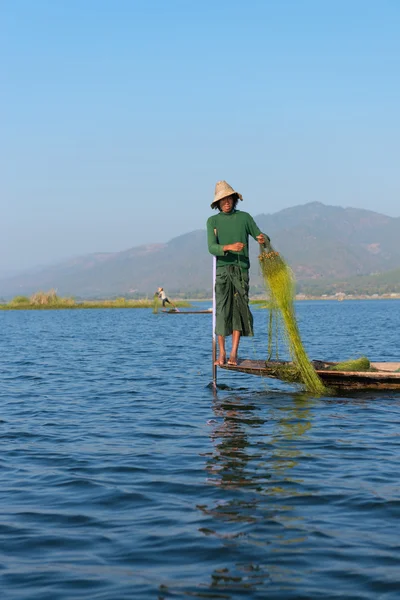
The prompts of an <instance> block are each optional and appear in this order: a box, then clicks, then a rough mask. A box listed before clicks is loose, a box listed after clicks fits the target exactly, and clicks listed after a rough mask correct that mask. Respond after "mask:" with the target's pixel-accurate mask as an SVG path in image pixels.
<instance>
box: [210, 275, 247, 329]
mask: <svg viewBox="0 0 400 600" xmlns="http://www.w3.org/2000/svg"><path fill="white" fill-rule="evenodd" d="M215 301H216V325H215V333H216V335H224V336H226V335H232V331H240V333H241V335H243V336H251V335H253V315H252V314H251V312H250V309H249V274H248V272H247V271H242V269H241V268H240V267H239V266H237V265H228V266H226V267H220V268H219V269H217V275H216V279H215Z"/></svg>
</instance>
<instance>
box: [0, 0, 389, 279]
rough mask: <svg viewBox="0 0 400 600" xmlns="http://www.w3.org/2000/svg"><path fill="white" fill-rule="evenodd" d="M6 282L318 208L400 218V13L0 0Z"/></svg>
mask: <svg viewBox="0 0 400 600" xmlns="http://www.w3.org/2000/svg"><path fill="white" fill-rule="evenodd" d="M0 22H1V30H0V32H1V35H0V52H1V56H2V60H1V69H0V84H1V89H2V94H1V96H0V110H1V114H2V117H3V118H2V135H1V137H0V139H1V142H0V175H1V181H2V193H1V204H2V206H1V223H0V274H3V273H4V272H6V271H8V270H14V269H24V268H28V267H31V266H35V265H40V264H47V263H50V262H55V261H57V260H59V259H63V258H66V257H70V256H73V255H80V254H86V253H90V252H113V251H119V250H125V249H127V248H130V247H132V246H137V245H140V244H144V243H157V242H166V241H168V240H169V239H171V238H173V237H175V236H177V235H180V234H182V233H187V232H190V231H192V230H195V229H202V228H204V227H205V221H206V219H207V217H208V216H209V215H210V214H211V209H210V203H211V201H212V197H213V191H214V185H215V182H216V181H217V180H219V179H226V180H227V181H228V182H229V183H231V185H233V186H234V187H235V188H236V189H237V190H238V191H240V192H241V193H242V194H243V197H244V199H245V201H244V202H243V204H242V205H241V208H242V209H243V210H247V211H249V212H250V213H251V214H253V215H257V214H260V213H273V212H277V211H279V210H281V209H283V208H287V207H290V206H295V205H299V204H305V203H307V202H311V201H320V202H323V203H325V204H332V205H340V206H352V207H358V208H366V209H369V210H374V211H377V212H382V213H384V214H387V215H391V216H396V217H398V216H399V215H400V208H399V199H400V193H399V192H400V183H399V182H400V179H399V164H400V160H399V159H400V116H399V112H400V111H399V106H400V82H399V77H400V76H399V74H400V39H399V35H398V31H399V25H400V3H399V2H398V1H397V0H380V1H379V2H377V1H376V0H374V1H371V0H274V1H272V0H270V1H268V0H263V1H261V0H260V1H259V0H253V1H250V0H248V1H247V2H245V1H244V0H242V1H240V2H237V1H235V0H229V1H225V0H201V1H200V0H199V1H195V0H193V1H192V0H129V1H128V0H107V1H105V0H85V1H84V2H83V1H82V0H57V1H54V0H46V1H45V0H35V1H34V2H32V1H31V0H29V1H28V0H3V2H2V3H1V5H0Z"/></svg>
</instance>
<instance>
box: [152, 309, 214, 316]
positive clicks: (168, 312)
mask: <svg viewBox="0 0 400 600" xmlns="http://www.w3.org/2000/svg"><path fill="white" fill-rule="evenodd" d="M161 312H163V313H165V314H166V315H212V310H180V309H179V310H172V309H170V310H162V311H161Z"/></svg>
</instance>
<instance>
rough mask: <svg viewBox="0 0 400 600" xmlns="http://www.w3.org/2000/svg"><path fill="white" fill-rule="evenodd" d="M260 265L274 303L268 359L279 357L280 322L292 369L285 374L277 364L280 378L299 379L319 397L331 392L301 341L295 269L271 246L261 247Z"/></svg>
mask: <svg viewBox="0 0 400 600" xmlns="http://www.w3.org/2000/svg"><path fill="white" fill-rule="evenodd" d="M259 262H260V268H261V273H262V276H263V279H264V283H265V286H266V289H267V292H268V294H269V297H270V303H271V304H270V314H269V328H268V360H270V359H271V357H272V355H273V353H274V349H275V355H276V357H278V345H279V330H280V323H282V325H283V327H282V328H281V329H283V333H284V339H285V341H286V343H287V346H288V349H289V353H290V356H291V359H292V361H293V367H292V368H291V369H289V372H286V371H288V367H287V365H286V366H285V365H277V366H276V368H277V369H280V370H281V372H282V376H281V379H284V380H286V381H288V380H289V381H293V379H289V377H296V378H297V379H295V380H296V381H297V380H300V381H302V382H303V384H304V385H305V387H306V389H307V390H308V391H309V392H311V393H313V394H316V395H322V394H326V393H328V390H327V389H326V388H325V386H324V384H323V383H322V381H321V379H320V378H319V377H318V375H317V373H316V372H315V369H314V367H313V365H312V364H311V362H310V360H309V358H308V356H307V353H306V351H305V349H304V346H303V343H302V341H301V337H300V332H299V328H298V325H297V320H296V315H295V309H294V298H295V281H294V275H293V272H292V270H291V269H290V267H289V266H288V265H287V264H286V262H285V261H284V259H283V258H282V256H281V255H280V254H279V253H278V252H276V251H275V250H274V249H273V248H272V246H271V245H270V243H267V244H265V246H264V247H262V251H261V254H260V256H259ZM268 367H269V365H268Z"/></svg>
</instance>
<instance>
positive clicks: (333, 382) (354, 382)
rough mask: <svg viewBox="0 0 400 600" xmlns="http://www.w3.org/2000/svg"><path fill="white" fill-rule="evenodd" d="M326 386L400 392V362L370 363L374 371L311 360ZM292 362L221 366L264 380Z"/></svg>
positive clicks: (246, 363)
mask: <svg viewBox="0 0 400 600" xmlns="http://www.w3.org/2000/svg"><path fill="white" fill-rule="evenodd" d="M311 362H312V364H313V366H314V369H315V371H316V373H317V374H318V375H319V377H320V379H321V380H322V381H323V383H324V384H325V385H326V386H327V387H330V388H334V389H339V390H340V389H342V390H346V389H354V390H399V391H400V362H371V367H372V369H375V370H371V371H332V370H330V369H331V368H332V367H333V366H335V365H336V364H338V363H335V362H327V361H322V360H313V361H311ZM292 364H293V363H291V362H289V361H283V360H282V361H264V360H247V359H245V360H238V364H237V365H228V364H225V365H219V366H220V368H221V369H227V370H229V371H238V372H239V373H248V374H249V375H259V376H261V377H271V378H273V379H281V378H280V377H279V366H285V365H287V366H290V365H292Z"/></svg>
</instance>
